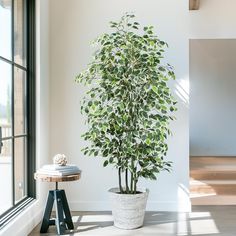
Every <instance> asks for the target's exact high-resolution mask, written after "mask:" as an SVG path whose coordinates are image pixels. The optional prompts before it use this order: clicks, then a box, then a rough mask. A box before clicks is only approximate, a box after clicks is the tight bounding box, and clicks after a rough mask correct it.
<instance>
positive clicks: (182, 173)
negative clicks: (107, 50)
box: [50, 0, 190, 210]
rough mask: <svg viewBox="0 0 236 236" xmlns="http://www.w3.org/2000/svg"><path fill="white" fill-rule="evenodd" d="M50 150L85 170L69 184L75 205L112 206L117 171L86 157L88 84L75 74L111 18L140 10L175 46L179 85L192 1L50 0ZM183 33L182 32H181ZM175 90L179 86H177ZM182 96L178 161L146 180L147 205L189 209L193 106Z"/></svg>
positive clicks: (174, 155)
mask: <svg viewBox="0 0 236 236" xmlns="http://www.w3.org/2000/svg"><path fill="white" fill-rule="evenodd" d="M50 4H51V5H50V14H51V18H50V19H51V24H50V29H51V30H50V58H51V60H50V65H51V67H50V68H51V73H50V78H51V80H50V82H51V85H50V87H51V90H50V92H51V108H50V111H51V113H50V114H51V126H50V128H51V129H50V133H51V145H50V155H51V156H53V155H55V154H56V153H60V152H62V153H65V154H66V155H67V156H68V157H69V159H70V162H71V163H75V164H77V165H78V166H79V167H80V168H81V169H82V170H83V174H82V179H81V180H80V181H78V182H74V183H66V184H64V185H63V186H64V187H65V188H66V191H67V196H68V199H69V203H70V206H71V209H72V210H110V205H109V203H108V202H109V201H108V194H107V190H108V189H109V188H110V187H114V186H117V173H116V170H114V169H112V168H109V167H108V168H105V169H104V168H103V167H102V161H101V160H100V159H99V158H88V157H84V156H83V154H82V153H81V151H80V150H81V148H82V147H83V146H84V141H83V139H82V138H81V134H82V133H83V132H84V131H85V130H86V126H85V125H84V122H83V118H82V117H81V115H80V107H79V102H80V100H81V98H82V97H83V94H84V91H85V89H84V88H82V87H81V86H79V85H77V84H75V82H74V78H75V75H77V74H78V73H79V72H80V71H81V70H82V69H83V68H85V67H86V65H87V63H88V62H89V60H90V59H91V54H92V51H93V49H92V48H91V46H90V42H91V41H92V40H93V39H94V38H96V37H97V36H98V35H99V34H101V33H103V32H105V31H107V30H108V22H109V21H110V20H118V19H119V18H120V17H121V16H122V15H123V14H124V13H125V12H127V11H128V12H130V11H131V12H135V13H136V15H137V19H138V20H139V21H140V22H141V23H142V24H152V25H155V27H156V30H157V33H158V35H159V36H160V37H161V38H162V39H163V40H166V41H167V42H168V43H169V45H170V48H169V50H167V53H166V58H167V59H166V61H168V62H169V63H170V64H172V65H173V66H174V67H175V68H176V69H175V71H176V74H177V82H176V83H175V84H174V86H175V85H176V84H177V85H178V90H181V89H182V86H183V85H185V84H186V82H185V81H186V80H187V79H188V37H187V32H188V25H187V23H188V21H186V19H188V15H189V12H188V1H174V0H158V1H157V0H146V1H143V0H128V1H127V0H119V1H110V0H96V1H92V0H80V1H78V0H70V1H68V0H51V1H50ZM180 32H181V33H180ZM174 90H176V89H174ZM180 93H181V99H180V98H179V111H178V113H177V117H178V119H177V121H176V122H174V123H173V133H174V136H173V137H171V138H170V140H169V143H170V146H169V147H170V149H169V153H168V157H167V159H169V160H172V161H173V162H174V166H173V172H172V173H171V174H168V173H162V174H161V175H160V178H159V180H158V181H156V182H154V181H151V182H150V181H142V182H141V183H140V185H141V186H146V187H148V188H149V189H150V196H149V201H148V210H189V209H190V204H189V200H188V176H189V174H188V145H189V144H188V142H189V140H188V107H187V104H186V103H187V101H186V95H185V94H184V95H183V96H184V97H183V96H182V91H180Z"/></svg>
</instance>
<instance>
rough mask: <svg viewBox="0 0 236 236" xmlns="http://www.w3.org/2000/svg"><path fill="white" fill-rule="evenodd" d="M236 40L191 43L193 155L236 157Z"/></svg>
mask: <svg viewBox="0 0 236 236" xmlns="http://www.w3.org/2000/svg"><path fill="white" fill-rule="evenodd" d="M235 55H236V40H223V39H217V40H192V41H191V43H190V84H191V89H190V155H192V156H204V155H205V156H235V155H236V146H235V134H236V124H235V121H236V107H235V101H236V93H235V91H236V79H235V75H236V61H235Z"/></svg>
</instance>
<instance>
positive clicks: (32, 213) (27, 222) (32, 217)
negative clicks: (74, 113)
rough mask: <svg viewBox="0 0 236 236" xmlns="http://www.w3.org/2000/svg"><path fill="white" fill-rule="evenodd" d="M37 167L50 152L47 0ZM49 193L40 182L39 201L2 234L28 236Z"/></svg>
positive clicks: (40, 19)
mask: <svg viewBox="0 0 236 236" xmlns="http://www.w3.org/2000/svg"><path fill="white" fill-rule="evenodd" d="M36 5H37V16H36V18H37V24H36V27H37V36H36V40H37V68H36V70H37V72H36V80H37V96H36V97H37V101H36V110H37V111H36V112H37V115H36V116H37V118H36V119H37V127H36V129H37V137H36V145H37V150H36V159H37V163H36V164H37V168H38V167H39V166H41V165H43V164H45V163H47V162H48V150H49V50H48V49H49V48H48V42H49V40H48V35H49V34H48V30H49V17H48V12H49V6H48V5H49V4H48V0H37V1H36ZM47 192H48V185H47V184H46V183H40V182H37V200H35V201H34V202H33V203H32V204H31V205H30V206H28V207H27V208H26V209H25V210H24V211H23V212H21V213H20V214H19V215H17V216H16V217H15V218H14V219H13V220H12V221H11V222H10V223H9V224H8V225H6V226H5V227H4V228H3V229H2V230H1V231H0V235H3V236H5V235H9V236H10V235H14V236H26V235H28V234H29V233H30V232H31V230H32V229H33V228H34V227H35V226H36V225H37V224H38V223H39V221H40V220H41V219H42V213H43V210H44V206H45V198H46V196H47Z"/></svg>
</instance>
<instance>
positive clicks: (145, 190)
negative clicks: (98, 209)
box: [108, 187, 149, 196]
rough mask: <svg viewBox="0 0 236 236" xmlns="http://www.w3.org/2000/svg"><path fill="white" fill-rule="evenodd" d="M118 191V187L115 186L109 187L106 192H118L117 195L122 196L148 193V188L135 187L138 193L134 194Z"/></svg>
mask: <svg viewBox="0 0 236 236" xmlns="http://www.w3.org/2000/svg"><path fill="white" fill-rule="evenodd" d="M119 191H120V189H119V188H117V187H115V188H110V189H109V190H108V192H109V193H111V194H119V195H122V196H135V195H140V194H148V193H149V189H148V188H137V191H139V192H140V193H136V194H131V193H127V194H121V193H118V192H119Z"/></svg>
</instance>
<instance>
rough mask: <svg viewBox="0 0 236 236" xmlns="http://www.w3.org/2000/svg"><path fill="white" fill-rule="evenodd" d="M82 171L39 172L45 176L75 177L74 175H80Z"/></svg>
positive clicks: (40, 170) (41, 170) (42, 170)
mask: <svg viewBox="0 0 236 236" xmlns="http://www.w3.org/2000/svg"><path fill="white" fill-rule="evenodd" d="M80 172H81V171H80V170H79V169H78V170H68V171H56V170H44V169H39V170H38V171H37V173H38V174H43V175H55V176H65V175H73V174H79V173H80Z"/></svg>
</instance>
